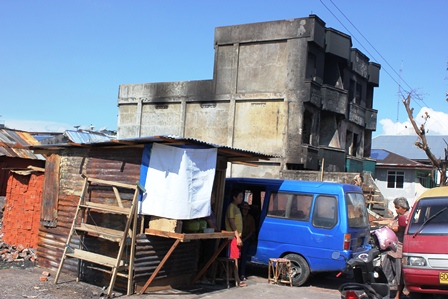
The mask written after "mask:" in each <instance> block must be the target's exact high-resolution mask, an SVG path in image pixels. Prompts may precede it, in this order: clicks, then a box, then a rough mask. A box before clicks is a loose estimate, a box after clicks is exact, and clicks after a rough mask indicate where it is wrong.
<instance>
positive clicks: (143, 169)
mask: <svg viewBox="0 0 448 299" xmlns="http://www.w3.org/2000/svg"><path fill="white" fill-rule="evenodd" d="M151 150H152V143H151V144H145V147H144V149H143V155H142V164H141V165H140V184H141V185H142V186H145V184H146V175H147V174H148V167H149V159H150V158H151ZM138 201H140V202H142V201H143V192H140V195H139V197H138Z"/></svg>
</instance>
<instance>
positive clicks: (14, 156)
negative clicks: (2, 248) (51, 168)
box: [0, 128, 45, 248]
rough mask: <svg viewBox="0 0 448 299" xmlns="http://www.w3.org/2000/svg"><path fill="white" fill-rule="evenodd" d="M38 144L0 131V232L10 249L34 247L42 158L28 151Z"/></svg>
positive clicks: (16, 133) (21, 135)
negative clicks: (0, 223) (0, 230)
mask: <svg viewBox="0 0 448 299" xmlns="http://www.w3.org/2000/svg"><path fill="white" fill-rule="evenodd" d="M37 144H39V142H38V141H37V140H36V139H35V138H34V137H33V136H32V135H31V134H30V133H27V132H23V131H18V130H13V129H7V128H1V129H0V197H1V198H0V202H1V203H2V204H1V205H0V209H1V208H4V213H3V219H1V221H2V227H0V229H2V233H3V242H5V243H6V244H8V245H9V246H16V247H19V248H30V247H31V248H36V247H37V241H38V232H39V211H40V206H41V201H42V196H41V194H42V186H43V181H44V174H43V171H44V167H45V158H44V157H43V156H42V155H39V154H35V153H33V151H31V150H29V149H28V147H29V146H32V145H37ZM3 197H4V198H3ZM3 204H4V206H3ZM1 216H2V211H0V217H1ZM0 226H1V225H0Z"/></svg>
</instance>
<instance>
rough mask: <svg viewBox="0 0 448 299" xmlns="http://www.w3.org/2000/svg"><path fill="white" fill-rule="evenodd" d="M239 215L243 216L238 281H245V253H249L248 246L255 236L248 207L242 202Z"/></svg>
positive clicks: (253, 222) (253, 223) (253, 221)
mask: <svg viewBox="0 0 448 299" xmlns="http://www.w3.org/2000/svg"><path fill="white" fill-rule="evenodd" d="M240 209H241V214H242V215H243V236H242V237H243V248H241V258H240V280H241V281H245V280H246V279H247V278H246V263H247V253H248V251H249V247H250V244H251V243H252V240H253V239H254V236H255V230H256V227H255V219H254V217H252V215H251V214H249V210H250V205H249V204H248V203H247V202H245V201H243V203H242V204H241V205H240Z"/></svg>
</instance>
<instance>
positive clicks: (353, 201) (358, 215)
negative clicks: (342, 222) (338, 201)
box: [345, 193, 369, 227]
mask: <svg viewBox="0 0 448 299" xmlns="http://www.w3.org/2000/svg"><path fill="white" fill-rule="evenodd" d="M345 202H346V203H347V215H348V226H349V227H366V226H369V217H368V216H367V208H366V203H365V200H364V195H362V194H361V193H347V194H346V195H345Z"/></svg>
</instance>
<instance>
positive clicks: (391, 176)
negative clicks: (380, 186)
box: [387, 170, 404, 189]
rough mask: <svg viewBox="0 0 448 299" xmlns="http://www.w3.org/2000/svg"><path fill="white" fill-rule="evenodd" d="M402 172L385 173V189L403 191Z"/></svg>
mask: <svg viewBox="0 0 448 299" xmlns="http://www.w3.org/2000/svg"><path fill="white" fill-rule="evenodd" d="M403 185H404V171H395V170H389V171H388V172H387V188H395V189H403Z"/></svg>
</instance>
